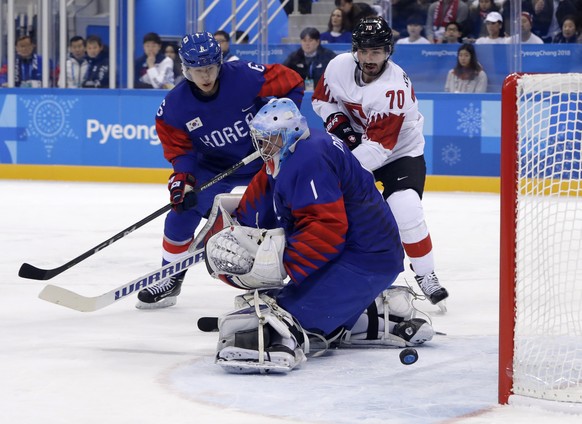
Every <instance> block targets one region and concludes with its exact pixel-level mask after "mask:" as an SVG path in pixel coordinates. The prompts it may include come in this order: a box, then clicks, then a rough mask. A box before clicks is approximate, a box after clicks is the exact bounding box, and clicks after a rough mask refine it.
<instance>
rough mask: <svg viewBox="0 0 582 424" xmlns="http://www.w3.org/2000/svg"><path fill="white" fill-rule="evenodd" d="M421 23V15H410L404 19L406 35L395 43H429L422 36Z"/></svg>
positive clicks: (422, 23)
mask: <svg viewBox="0 0 582 424" xmlns="http://www.w3.org/2000/svg"><path fill="white" fill-rule="evenodd" d="M423 25H424V21H423V19H422V17H421V16H419V15H412V16H410V17H409V18H408V19H407V20H406V31H408V37H406V38H401V39H399V40H398V41H397V42H396V44H430V41H428V40H427V39H426V38H425V37H423V36H422V30H423Z"/></svg>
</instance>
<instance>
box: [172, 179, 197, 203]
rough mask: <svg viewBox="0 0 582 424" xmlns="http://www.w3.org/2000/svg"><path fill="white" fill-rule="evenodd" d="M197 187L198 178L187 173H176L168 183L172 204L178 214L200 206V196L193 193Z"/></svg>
mask: <svg viewBox="0 0 582 424" xmlns="http://www.w3.org/2000/svg"><path fill="white" fill-rule="evenodd" d="M195 185H196V178H194V176H193V175H192V174H188V173H186V172H174V173H173V174H172V175H170V180H169V181H168V190H170V202H171V203H172V207H173V208H174V210H175V211H177V212H182V211H187V210H188V209H192V208H193V207H194V206H196V205H197V204H198V196H196V193H195V192H194V191H192V190H193V189H194V186H195Z"/></svg>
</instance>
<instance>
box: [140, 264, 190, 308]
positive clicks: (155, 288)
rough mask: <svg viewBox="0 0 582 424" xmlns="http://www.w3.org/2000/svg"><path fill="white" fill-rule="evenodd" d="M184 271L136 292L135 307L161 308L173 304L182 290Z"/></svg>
mask: <svg viewBox="0 0 582 424" xmlns="http://www.w3.org/2000/svg"><path fill="white" fill-rule="evenodd" d="M185 275H186V272H182V273H180V274H176V275H174V276H172V277H170V278H168V279H167V280H164V281H162V282H161V283H158V284H154V285H152V286H150V287H146V288H145V289H143V290H142V291H140V292H139V293H138V294H137V298H138V299H139V300H138V302H137V304H136V305H135V307H136V308H137V309H161V308H168V307H170V306H174V305H175V304H176V302H177V300H178V295H179V294H180V291H181V290H182V282H183V281H184V277H185Z"/></svg>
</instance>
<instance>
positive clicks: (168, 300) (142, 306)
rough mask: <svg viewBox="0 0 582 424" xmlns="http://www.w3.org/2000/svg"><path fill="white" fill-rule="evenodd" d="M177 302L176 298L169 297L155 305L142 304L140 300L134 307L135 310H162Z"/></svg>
mask: <svg viewBox="0 0 582 424" xmlns="http://www.w3.org/2000/svg"><path fill="white" fill-rule="evenodd" d="M177 301H178V296H169V297H166V298H164V299H162V300H160V301H159V302H155V303H144V302H142V301H141V300H138V301H137V303H136V304H135V307H136V308H137V309H163V308H169V307H170V306H174V305H175V304H176V302H177Z"/></svg>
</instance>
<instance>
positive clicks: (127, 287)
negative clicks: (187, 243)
mask: <svg viewBox="0 0 582 424" xmlns="http://www.w3.org/2000/svg"><path fill="white" fill-rule="evenodd" d="M203 260H204V249H203V248H202V249H198V250H196V251H194V252H192V253H190V254H188V255H187V256H184V257H183V258H180V259H178V260H175V261H174V262H170V263H169V264H167V265H164V266H163V267H161V268H158V269H157V270H155V271H152V272H150V273H148V274H145V275H142V276H141V277H138V278H136V279H135V280H132V281H130V282H129V283H125V284H123V285H121V286H119V287H117V288H115V289H113V290H110V291H108V292H107V293H104V294H102V295H99V296H94V297H90V296H82V295H80V294H78V293H75V292H73V291H71V290H68V289H65V288H62V287H59V286H55V285H52V284H48V285H46V286H45V288H44V289H42V291H41V292H40V293H39V295H38V297H39V298H40V299H42V300H46V301H47V302H51V303H54V304H56V305H61V306H64V307H66V308H70V309H74V310H75V311H80V312H94V311H97V310H99V309H102V308H105V307H106V306H109V305H111V304H113V303H115V302H117V301H118V300H121V299H123V298H125V297H127V296H129V295H130V294H132V293H134V292H136V291H138V290H141V289H143V288H145V287H147V286H149V285H151V284H154V283H157V282H159V281H162V280H163V279H166V278H168V277H171V276H172V275H175V274H177V273H179V272H182V271H185V270H186V269H188V268H190V267H191V266H193V265H196V264H197V263H200V262H202V261H203Z"/></svg>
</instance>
